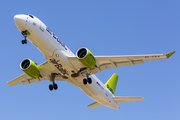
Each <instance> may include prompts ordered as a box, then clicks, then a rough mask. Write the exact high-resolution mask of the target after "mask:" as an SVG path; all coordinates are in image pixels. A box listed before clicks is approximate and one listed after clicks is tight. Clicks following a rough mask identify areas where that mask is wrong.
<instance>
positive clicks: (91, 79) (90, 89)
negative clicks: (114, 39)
mask: <svg viewBox="0 0 180 120" xmlns="http://www.w3.org/2000/svg"><path fill="white" fill-rule="evenodd" d="M14 21H15V24H16V26H17V27H18V29H19V30H20V32H21V33H22V35H23V36H24V38H25V39H24V40H22V44H27V39H26V38H28V39H29V40H30V41H31V42H32V43H33V44H34V45H35V46H36V47H37V48H38V49H39V50H40V51H41V52H42V53H43V55H44V57H45V58H46V60H47V61H46V62H45V63H42V64H41V65H38V66H37V64H36V63H35V62H33V61H32V60H30V59H28V58H26V59H24V60H22V62H21V63H20V68H21V70H22V71H24V72H25V74H23V75H21V76H19V77H17V78H15V79H14V80H11V81H9V82H7V84H8V85H9V86H13V85H17V84H20V83H23V84H28V85H30V84H31V83H33V82H38V83H40V81H43V80H49V81H50V82H51V83H52V84H50V85H49V89H50V90H53V89H54V90H56V89H57V88H58V86H57V84H56V83H55V81H65V80H66V81H67V82H69V83H71V84H73V85H75V86H78V87H79V88H80V89H81V90H82V91H84V92H85V93H86V94H87V95H88V96H89V97H91V98H92V99H94V100H95V101H96V102H94V103H92V104H90V105H88V107H89V108H95V107H100V106H107V107H110V108H114V109H119V108H118V103H124V102H132V101H140V100H144V98H143V97H116V96H114V94H115V90H116V84H117V81H118V75H117V74H113V75H112V77H111V78H110V79H109V80H108V81H107V83H106V84H105V85H104V84H103V83H102V82H101V81H100V80H99V79H98V78H97V77H96V76H95V75H94V74H95V73H100V74H101V71H103V70H105V69H108V68H115V69H116V70H117V68H118V67H121V66H128V65H132V66H133V67H134V65H136V64H141V63H143V61H147V60H156V59H165V58H169V57H170V56H171V55H172V54H174V53H175V51H173V52H171V53H169V54H156V55H131V56H94V55H93V54H92V53H91V52H90V50H88V49H87V48H85V47H83V48H80V49H79V50H77V52H76V55H74V54H73V53H72V52H71V50H70V49H69V48H68V47H67V46H66V45H65V44H64V43H62V42H61V40H60V39H59V38H58V37H57V36H56V35H55V34H54V33H53V32H52V31H51V30H50V29H49V28H48V27H47V26H46V25H45V24H44V23H43V22H41V21H40V20H39V19H38V18H37V17H35V16H33V15H29V14H27V15H25V14H19V15H15V16H14Z"/></svg>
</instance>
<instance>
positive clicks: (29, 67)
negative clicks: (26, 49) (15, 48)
mask: <svg viewBox="0 0 180 120" xmlns="http://www.w3.org/2000/svg"><path fill="white" fill-rule="evenodd" d="M20 68H21V70H22V71H24V72H25V73H26V74H27V75H28V76H30V77H31V78H33V79H36V78H37V77H39V75H40V70H39V67H38V66H37V65H36V63H34V62H33V61H32V60H30V59H24V60H23V61H22V62H21V63H20Z"/></svg>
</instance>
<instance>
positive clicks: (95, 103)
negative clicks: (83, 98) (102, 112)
mask: <svg viewBox="0 0 180 120" xmlns="http://www.w3.org/2000/svg"><path fill="white" fill-rule="evenodd" d="M101 106H103V105H102V104H100V103H98V102H94V103H92V104H90V105H88V108H95V107H101Z"/></svg>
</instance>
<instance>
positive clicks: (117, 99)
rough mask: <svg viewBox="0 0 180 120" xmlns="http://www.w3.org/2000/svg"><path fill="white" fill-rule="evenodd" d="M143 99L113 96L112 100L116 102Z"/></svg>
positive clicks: (141, 98)
mask: <svg viewBox="0 0 180 120" xmlns="http://www.w3.org/2000/svg"><path fill="white" fill-rule="evenodd" d="M141 100H145V99H144V98H143V97H114V101H116V102H117V103H124V102H133V101H141Z"/></svg>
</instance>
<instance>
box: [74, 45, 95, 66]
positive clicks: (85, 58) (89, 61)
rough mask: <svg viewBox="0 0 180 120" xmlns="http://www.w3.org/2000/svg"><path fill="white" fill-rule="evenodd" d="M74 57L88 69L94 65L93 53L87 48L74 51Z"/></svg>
mask: <svg viewBox="0 0 180 120" xmlns="http://www.w3.org/2000/svg"><path fill="white" fill-rule="evenodd" d="M76 57H77V58H78V60H79V61H80V62H81V63H82V64H83V65H84V66H86V67H87V68H89V69H92V68H94V67H95V65H96V59H95V57H94V55H93V54H92V53H91V51H90V50H88V49H87V48H80V49H79V50H78V51H77V52H76Z"/></svg>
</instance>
